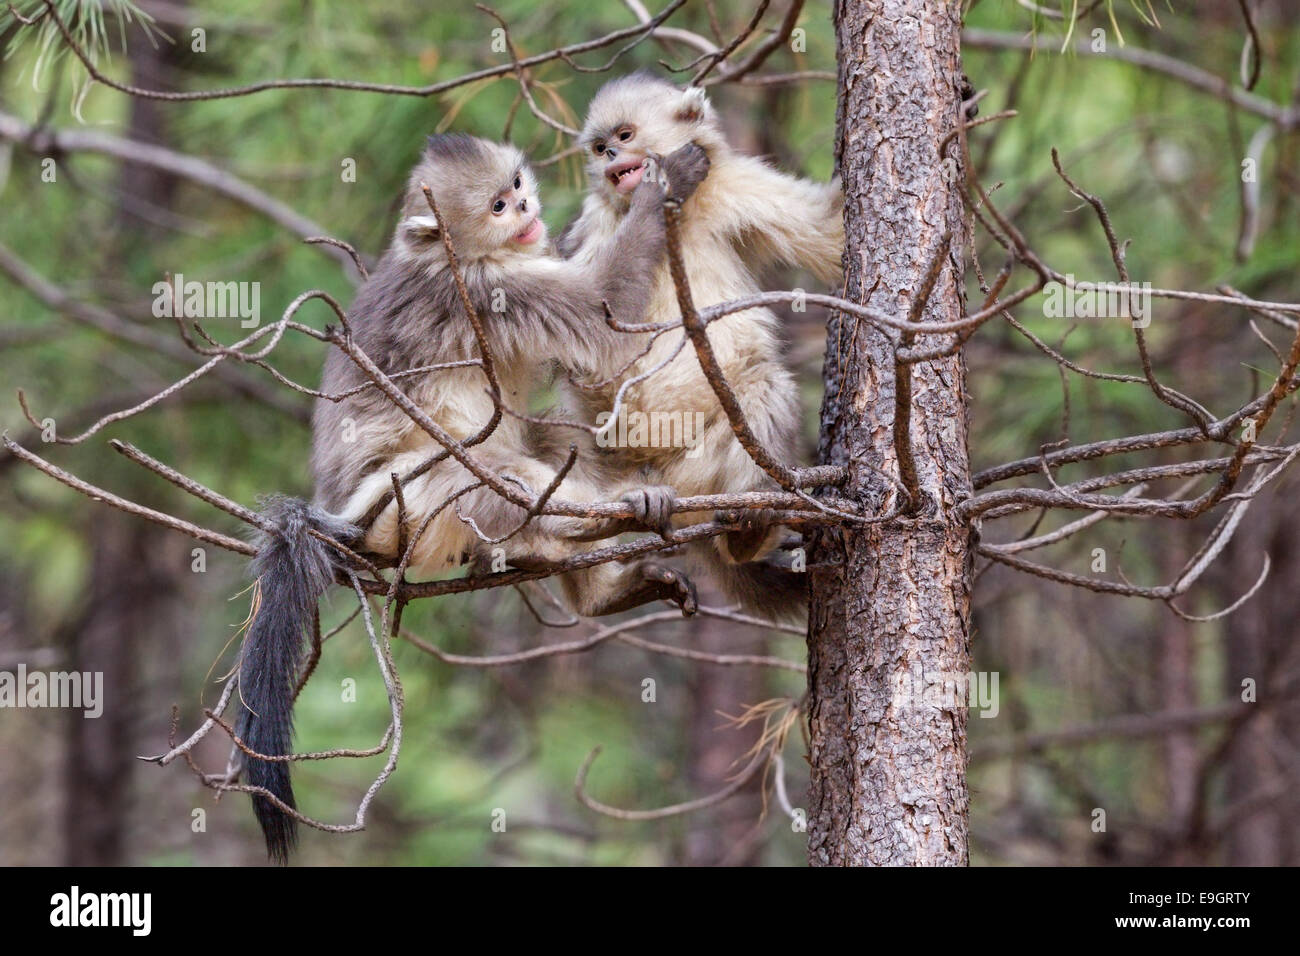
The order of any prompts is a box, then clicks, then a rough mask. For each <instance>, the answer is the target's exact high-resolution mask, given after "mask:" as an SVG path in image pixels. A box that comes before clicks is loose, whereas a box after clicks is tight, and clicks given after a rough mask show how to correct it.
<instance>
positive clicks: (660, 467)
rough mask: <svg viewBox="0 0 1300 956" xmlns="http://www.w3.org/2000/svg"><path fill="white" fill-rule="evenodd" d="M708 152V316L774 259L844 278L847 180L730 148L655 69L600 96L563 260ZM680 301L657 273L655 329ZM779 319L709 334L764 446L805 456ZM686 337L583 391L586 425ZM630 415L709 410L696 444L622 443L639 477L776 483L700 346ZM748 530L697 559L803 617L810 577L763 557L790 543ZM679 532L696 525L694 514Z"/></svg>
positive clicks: (688, 206) (690, 489)
mask: <svg viewBox="0 0 1300 956" xmlns="http://www.w3.org/2000/svg"><path fill="white" fill-rule="evenodd" d="M689 142H694V143H698V144H699V145H700V146H701V147H703V148H704V150H705V152H706V153H707V154H708V156H709V160H710V162H711V166H710V170H709V176H708V179H707V180H705V181H704V182H703V183H701V184H700V187H699V188H698V189H697V190H696V191H695V193H694V194H693V195H692V196H691V197H689V198H688V199H686V200H685V202H684V205H683V206H682V208H681V220H680V221H681V240H682V252H683V258H684V260H685V264H686V269H687V274H688V278H689V280H690V285H691V293H692V296H693V298H694V301H695V304H696V306H697V307H699V308H704V307H706V306H710V305H714V304H716V303H719V302H723V301H725V300H728V299H736V298H742V297H745V296H749V295H753V294H755V293H757V292H759V291H760V289H759V286H758V283H757V281H756V279H755V272H756V270H758V269H761V268H762V267H764V266H766V265H769V264H772V263H786V264H790V265H798V266H803V267H805V268H807V269H809V270H810V271H812V272H813V273H814V274H815V275H816V276H817V277H818V278H819V279H822V280H824V281H827V282H834V281H838V278H839V276H840V274H841V268H842V266H841V261H840V259H841V255H842V252H843V249H844V223H843V218H842V217H843V206H844V199H843V193H842V191H841V189H840V186H839V184H838V182H832V183H814V182H810V181H808V180H804V179H799V178H796V177H794V176H790V175H788V174H786V173H783V172H781V171H779V170H777V169H775V168H773V167H772V166H770V165H769V164H768V163H766V162H764V161H763V160H761V159H758V158H755V157H752V156H744V155H741V154H739V153H736V152H735V151H733V150H732V149H731V148H730V146H729V145H728V144H727V141H726V139H725V137H724V136H723V133H722V131H721V129H720V126H719V123H718V120H717V117H716V115H715V114H714V111H713V109H712V106H711V105H710V103H709V101H708V99H707V97H706V96H705V94H704V91H703V90H701V89H699V88H688V89H684V90H683V89H680V88H678V87H676V86H674V85H673V84H671V83H669V82H667V81H665V80H662V79H660V78H658V77H655V76H653V75H652V74H649V73H634V74H632V75H630V76H625V77H622V78H619V79H616V80H612V81H611V82H609V83H607V84H605V86H603V87H602V88H601V90H600V91H599V92H598V93H597V94H596V97H595V99H593V100H592V102H591V106H590V107H589V109H588V112H587V119H586V123H585V124H584V126H583V129H582V135H581V139H580V144H581V145H582V147H583V148H584V150H585V151H586V156H587V169H588V173H589V177H590V191H589V192H588V195H587V197H586V199H585V201H584V203H583V206H582V210H581V212H580V214H579V216H578V218H577V219H576V220H575V221H574V222H573V223H572V224H571V225H570V226H569V227H568V228H567V229H566V230H565V232H564V233H563V234H562V235H561V237H560V239H559V242H558V246H559V249H560V252H561V254H562V255H564V256H566V257H568V258H570V259H572V261H574V262H577V263H580V264H583V265H586V266H591V265H593V264H594V263H596V262H597V261H599V258H600V256H602V255H603V254H604V252H605V250H606V249H608V248H609V245H610V244H611V243H613V242H615V237H616V235H617V234H618V231H619V230H620V229H621V228H622V227H623V224H624V223H625V222H626V221H627V218H628V217H629V216H630V215H631V214H632V210H633V204H634V199H633V197H634V196H635V195H636V189H637V188H639V187H638V184H639V182H640V178H641V176H642V175H643V172H642V170H643V168H644V164H645V160H646V158H647V157H648V156H651V155H654V154H656V153H670V152H672V151H673V150H674V149H677V148H678V147H680V146H681V145H682V144H684V143H689ZM679 316H680V309H679V308H678V303H677V297H676V292H675V289H674V286H673V282H672V278H671V276H670V275H669V272H668V268H667V266H666V264H662V263H661V264H659V265H658V266H657V267H656V270H655V279H654V284H653V290H652V291H651V293H650V303H649V306H648V308H647V310H646V321H647V322H671V321H674V320H676V319H678V318H679ZM777 325H778V323H777V318H776V316H775V315H774V314H773V313H772V312H771V311H769V310H767V309H763V308H758V309H749V310H747V311H744V312H737V313H733V314H731V315H728V316H726V317H724V318H722V319H720V320H718V321H715V322H712V323H711V324H710V325H709V327H708V334H709V339H710V342H711V343H712V347H713V350H714V352H715V353H716V355H717V359H718V361H719V363H720V364H721V366H722V368H723V370H724V372H725V373H726V377H727V380H728V382H730V384H731V386H732V388H733V389H734V390H735V392H736V395H737V397H738V398H739V401H740V405H741V407H742V409H743V411H744V413H745V416H746V418H747V419H748V422H749V424H750V426H751V428H752V429H753V431H754V433H755V435H756V437H757V438H758V439H759V440H760V441H761V442H762V443H763V444H764V445H765V446H766V447H767V448H768V449H769V450H770V451H772V452H773V453H775V454H776V456H777V457H778V458H779V459H781V460H783V461H787V462H788V461H791V460H792V455H793V452H794V449H795V444H796V437H797V433H798V422H799V408H798V389H797V386H796V383H795V380H794V377H793V376H792V374H791V373H790V371H789V370H788V369H787V368H786V367H785V366H784V364H783V363H782V359H781V346H780V341H779V338H778V328H777ZM683 334H684V333H683V332H673V333H669V334H664V335H661V336H660V337H659V338H658V339H657V340H656V341H655V342H654V344H653V345H652V346H651V347H650V350H649V352H648V353H647V354H646V355H645V356H644V357H643V358H641V359H640V360H637V361H635V362H633V363H632V364H631V366H630V367H629V368H628V369H627V371H626V373H625V374H624V375H621V376H617V377H616V378H615V380H614V381H613V382H612V383H611V384H610V385H609V387H607V388H596V389H592V388H591V387H590V385H589V384H588V387H586V388H584V389H581V390H578V391H575V393H574V394H573V398H572V400H573V402H574V403H575V404H576V405H577V406H578V408H579V410H580V413H581V414H582V416H583V418H584V420H586V421H588V422H593V421H596V420H597V417H598V415H599V413H600V412H602V411H604V412H608V411H609V410H610V408H611V405H612V403H613V401H614V396H615V393H616V392H617V390H618V388H619V386H620V384H621V383H622V382H623V381H624V380H626V379H627V378H630V377H632V376H634V375H637V374H639V373H641V372H643V371H645V370H648V369H651V368H653V367H654V366H656V365H658V364H660V363H661V362H664V361H666V360H667V359H668V358H669V357H670V355H671V354H672V350H673V349H674V348H676V347H677V345H678V343H679V341H680V336H681V335H683ZM645 345H646V335H644V334H636V335H631V334H630V335H627V336H625V339H624V341H623V342H622V343H621V346H620V348H619V349H617V350H616V351H614V352H612V353H606V357H607V358H608V359H609V360H610V362H609V364H608V365H605V366H603V367H601V368H600V369H599V370H598V371H597V374H596V376H594V377H593V378H592V379H591V380H590V381H594V382H600V381H601V380H603V379H605V378H607V377H609V376H611V375H614V374H615V373H616V372H617V370H618V369H619V368H621V367H623V366H624V365H625V364H626V363H627V362H629V361H630V360H631V359H632V358H633V357H634V356H636V354H637V353H638V352H639V351H640V350H641V349H643V348H644V347H645ZM625 402H626V403H627V409H628V411H627V414H628V415H629V416H631V415H633V414H636V413H638V412H639V413H641V414H643V415H648V414H650V413H658V414H660V415H664V414H666V415H668V416H669V417H673V416H676V415H681V416H683V417H686V416H692V418H691V419H690V420H696V419H695V418H694V417H693V416H695V414H696V413H697V412H702V413H703V428H702V432H701V433H700V434H699V435H698V436H697V439H698V440H697V441H696V442H695V443H694V444H693V446H692V447H691V448H685V447H663V446H662V445H661V446H660V447H642V448H620V449H618V450H617V451H614V452H611V453H610V454H609V456H608V457H610V458H613V459H616V460H617V461H618V462H619V464H620V466H621V467H622V469H623V470H624V472H625V473H627V474H631V473H633V472H635V471H637V470H640V471H643V472H645V473H648V474H649V475H650V476H652V477H651V480H652V481H654V482H656V483H662V484H663V485H666V486H671V487H672V488H674V489H676V491H677V493H678V494H681V495H702V494H717V493H721V492H727V491H733V492H740V491H751V490H760V489H771V488H774V487H775V484H774V482H773V481H772V479H771V478H770V477H769V476H768V475H767V474H766V473H765V472H764V471H763V470H762V469H761V468H760V467H759V466H758V465H756V464H755V463H754V461H753V460H752V459H751V458H750V457H749V455H748V454H747V453H746V452H745V450H744V449H743V448H742V447H741V445H740V443H739V442H738V441H737V440H736V438H735V436H734V434H733V433H732V430H731V427H730V424H729V422H728V420H727V417H726V415H725V413H724V412H723V410H722V408H721V406H720V405H719V403H718V401H717V397H716V395H715V394H714V392H713V390H712V388H711V387H710V385H709V383H708V382H707V381H706V379H705V378H704V375H703V373H702V371H701V369H700V365H699V363H698V361H697V359H696V356H695V354H694V351H693V350H692V349H691V348H689V347H688V348H686V349H684V350H683V351H682V352H681V353H680V354H679V355H678V356H677V358H676V359H674V360H672V361H671V362H670V363H669V364H668V365H667V367H666V368H664V369H663V370H661V371H659V372H657V373H655V374H654V375H652V376H651V377H649V378H648V379H646V380H645V381H644V382H642V383H640V384H638V385H636V386H634V387H633V388H631V389H630V390H629V392H628V394H627V395H626V396H625ZM745 515H746V517H745V518H744V519H742V527H741V528H740V529H739V530H736V531H733V532H729V533H727V534H724V535H722V536H720V537H719V538H717V539H715V540H714V542H713V543H711V544H704V545H702V546H693V557H694V558H695V560H696V562H697V563H703V564H705V565H706V566H708V568H709V571H710V572H711V574H712V576H713V577H714V578H715V579H716V580H717V581H718V583H719V584H720V585H721V586H722V588H723V590H724V591H725V592H727V594H728V596H729V597H730V598H732V599H733V600H738V601H740V602H741V603H742V604H743V605H745V606H746V607H748V608H750V609H753V610H757V611H761V612H764V613H768V614H773V615H776V616H778V617H785V618H788V617H790V616H792V615H797V614H798V613H801V610H802V606H803V602H802V599H801V595H802V591H803V588H804V584H803V580H804V579H803V576H802V575H797V574H790V573H787V572H780V571H777V570H776V569H774V568H773V566H772V565H771V564H769V563H766V562H762V561H757V560H755V559H759V558H763V557H764V556H765V555H767V554H768V553H770V552H771V551H772V549H773V548H775V547H776V546H777V544H778V543H779V542H780V540H781V538H782V537H783V536H784V535H785V534H786V532H785V530H784V529H782V528H780V527H772V526H770V521H769V520H768V518H769V517H770V516H768V515H765V514H763V513H759V514H754V513H752V512H746V513H745ZM674 523H675V524H680V523H682V522H681V520H680V519H678V520H675V521H674Z"/></svg>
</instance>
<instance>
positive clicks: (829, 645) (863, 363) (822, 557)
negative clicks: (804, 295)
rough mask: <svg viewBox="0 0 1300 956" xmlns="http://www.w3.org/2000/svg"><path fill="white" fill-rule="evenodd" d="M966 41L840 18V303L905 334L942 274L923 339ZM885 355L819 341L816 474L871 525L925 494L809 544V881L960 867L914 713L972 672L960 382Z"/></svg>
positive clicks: (902, 5)
mask: <svg viewBox="0 0 1300 956" xmlns="http://www.w3.org/2000/svg"><path fill="white" fill-rule="evenodd" d="M960 23H961V12H960V4H958V3H954V2H951V0H948V2H942V3H941V2H935V0H838V2H837V4H836V7H835V26H836V33H837V36H838V57H839V85H840V105H839V116H838V121H837V122H838V130H837V147H836V151H837V162H838V167H839V170H840V174H841V176H842V178H843V183H844V192H845V196H846V202H845V211H844V215H845V226H846V240H847V241H846V250H845V290H846V296H847V297H848V298H850V299H853V300H854V301H857V302H861V303H864V304H866V305H869V306H874V307H876V308H879V309H882V310H885V311H888V312H893V313H899V314H903V315H906V314H907V313H908V310H909V309H910V308H911V306H912V303H913V302H914V301H916V299H917V297H918V294H919V293H920V290H921V288H922V286H923V284H924V280H925V276H926V274H927V272H928V271H929V265H930V262H931V261H932V260H935V259H936V256H937V255H938V256H941V257H942V260H943V269H942V272H941V273H940V275H939V277H938V281H937V282H936V283H935V284H934V287H933V291H932V292H931V294H930V295H929V298H928V301H927V304H926V305H925V308H924V310H923V311H922V312H921V313H920V315H919V316H918V318H919V319H920V320H921V321H925V322H939V321H952V320H954V319H957V318H959V317H960V316H961V314H962V310H963V307H964V300H963V294H962V286H961V278H962V272H963V265H962V250H964V248H965V236H966V231H965V227H964V225H963V211H962V205H961V199H960V193H959V190H958V183H959V179H958V177H957V176H956V175H953V173H954V172H956V171H955V170H953V169H952V168H948V169H945V167H944V164H943V162H942V159H941V156H940V152H939V150H940V146H941V145H942V144H943V142H944V139H945V138H946V137H947V136H948V135H949V134H950V133H952V132H953V130H954V129H955V128H956V127H957V125H958V117H959V113H960V93H959V88H960V76H961V69H960V48H959V47H960V45H959V36H960ZM949 153H950V154H951V155H954V156H955V155H956V153H957V150H956V149H953V148H951V147H950V148H949ZM945 235H949V236H950V238H951V241H950V243H949V244H948V246H947V250H946V251H942V252H941V251H940V250H941V249H942V248H943V241H942V240H943V238H944V236H945ZM894 349H895V345H894V343H893V341H891V339H890V338H889V337H888V336H887V335H885V334H883V333H882V332H880V331H878V330H877V329H874V328H873V327H871V326H869V325H868V324H866V323H859V322H858V321H856V320H854V319H853V318H852V317H851V316H843V315H835V316H833V317H832V319H831V321H830V324H829V326H828V330H827V345H826V359H825V373H824V374H825V379H826V397H825V399H824V400H823V405H822V418H821V446H820V449H819V458H820V461H822V462H823V463H834V464H844V465H847V466H848V467H849V472H850V478H849V481H848V483H847V484H846V485H845V486H844V487H843V488H842V489H841V491H842V492H843V493H845V494H847V496H848V497H849V498H851V499H852V500H855V501H857V502H859V503H860V504H861V505H862V506H863V507H864V508H866V509H867V510H868V511H870V512H872V513H876V514H884V513H886V512H887V511H888V510H889V509H890V508H891V507H892V506H893V505H894V504H895V502H899V493H898V490H897V489H898V483H897V482H895V481H893V480H891V479H890V478H887V477H883V476H898V477H899V479H900V480H901V481H906V482H908V484H909V485H911V486H912V487H913V488H914V490H915V491H917V492H918V493H917V494H916V495H915V497H916V499H917V502H916V503H917V507H916V508H915V509H913V510H911V511H908V513H905V514H903V515H902V516H900V517H897V518H895V519H893V520H890V521H887V522H884V523H881V524H874V525H865V526H860V527H858V528H854V529H848V530H843V531H826V532H822V533H820V534H818V535H815V536H813V538H812V540H811V542H810V543H811V548H810V554H809V569H810V572H811V574H812V578H811V584H812V606H811V612H810V615H809V623H808V651H809V725H810V726H809V730H810V742H811V746H810V750H811V754H810V759H811V763H812V776H811V784H810V794H809V797H810V804H809V821H808V828H809V833H808V836H809V840H808V858H809V861H810V862H811V863H812V864H813V865H964V864H966V863H967V862H968V861H969V852H968V847H967V837H968V819H967V816H968V806H969V798H968V794H967V789H966V717H967V712H966V710H965V709H964V707H960V706H954V705H953V704H952V703H951V702H948V703H938V704H935V703H926V702H924V701H917V700H915V699H911V698H910V697H909V693H910V691H911V690H912V689H914V687H915V686H916V682H918V681H921V682H927V681H932V680H940V679H942V675H955V674H963V675H964V674H966V673H968V672H969V670H970V661H969V639H970V600H969V596H970V571H971V547H970V545H971V542H970V532H969V529H968V528H967V527H965V526H963V525H962V523H961V522H959V521H958V520H957V519H956V518H955V516H954V507H955V506H956V505H957V504H958V503H959V502H960V501H961V500H962V499H963V498H965V497H967V496H969V494H970V470H969V460H968V454H967V414H966V396H965V391H964V386H965V364H964V360H963V359H962V357H961V356H960V355H958V356H955V357H950V358H943V359H938V360H935V361H931V362H922V363H919V364H917V365H915V366H914V367H913V369H912V371H911V373H910V374H903V375H900V376H898V377H897V378H896V373H895V362H894ZM909 388H910V402H907V401H904V402H902V403H898V404H899V405H900V406H901V407H905V408H907V409H908V412H907V413H906V414H904V415H896V401H895V397H896V395H897V394H898V393H899V391H900V390H901V391H902V393H903V394H904V395H907V394H908V390H909ZM896 431H898V432H899V433H900V434H907V435H908V436H909V438H910V441H909V442H907V443H903V442H900V441H897V440H896V438H895V432H896ZM905 444H906V445H907V446H910V449H911V453H910V455H908V454H907V452H906V448H905ZM900 451H901V452H902V453H901V454H900ZM899 503H900V504H902V505H903V507H904V510H905V511H907V508H906V500H905V499H903V501H901V502H899Z"/></svg>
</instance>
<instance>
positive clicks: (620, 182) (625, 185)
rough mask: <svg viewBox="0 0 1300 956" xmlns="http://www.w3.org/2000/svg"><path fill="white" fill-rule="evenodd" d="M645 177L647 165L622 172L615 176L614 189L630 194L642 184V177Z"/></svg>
mask: <svg viewBox="0 0 1300 956" xmlns="http://www.w3.org/2000/svg"><path fill="white" fill-rule="evenodd" d="M644 175H645V165H644V164H642V165H639V166H633V167H632V168H631V169H627V170H620V171H619V172H617V173H616V174H615V178H614V188H615V189H616V190H618V191H619V192H620V193H630V192H631V191H632V190H634V189H636V187H637V186H639V185H640V184H641V177H643V176H644Z"/></svg>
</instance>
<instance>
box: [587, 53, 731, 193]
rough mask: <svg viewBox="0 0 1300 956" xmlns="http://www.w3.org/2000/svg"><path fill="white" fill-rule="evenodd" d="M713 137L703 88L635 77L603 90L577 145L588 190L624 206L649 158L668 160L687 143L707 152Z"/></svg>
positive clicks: (641, 75)
mask: <svg viewBox="0 0 1300 956" xmlns="http://www.w3.org/2000/svg"><path fill="white" fill-rule="evenodd" d="M717 139H718V133H717V130H716V124H715V122H714V117H713V111H712V108H711V107H710V106H709V101H708V98H707V97H706V96H705V95H704V91H703V90H701V89H700V88H698V87H691V88H688V89H685V90H681V89H678V88H677V87H676V86H673V85H672V84H671V83H668V82H667V81H665V80H661V79H659V78H658V77H655V76H653V75H651V74H648V73H633V74H632V75H630V76H624V77H620V78H619V79H616V80H612V81H611V82H609V83H606V84H605V85H604V86H603V87H601V89H600V92H598V93H597V94H596V97H595V99H593V100H592V101H591V107H590V108H589V109H588V111H587V122H586V125H585V126H584V127H583V130H582V138H581V140H580V144H581V145H582V147H583V149H584V150H585V151H586V154H587V173H588V175H589V176H590V177H591V185H592V189H593V190H595V191H596V193H597V195H600V196H602V197H603V198H604V199H605V200H606V201H607V202H610V203H612V204H614V205H616V206H619V207H623V206H625V205H626V203H627V200H628V197H629V196H630V195H631V193H632V191H633V190H634V189H636V187H637V186H638V185H640V183H641V180H642V179H643V178H644V177H645V169H646V158H647V156H649V155H651V154H657V155H660V156H666V155H668V154H669V153H671V152H673V151H674V150H676V149H679V148H681V147H682V146H685V145H686V144H687V143H690V142H697V143H699V144H700V145H701V146H703V147H704V149H705V150H706V151H707V150H708V149H709V148H710V147H711V146H712V145H714V143H715V142H716V141H717Z"/></svg>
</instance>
